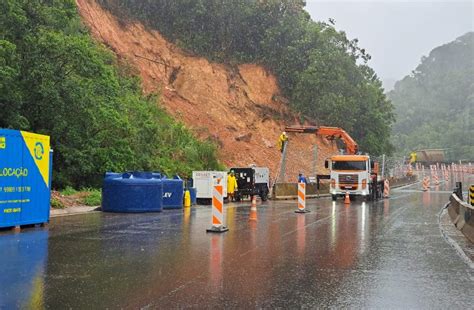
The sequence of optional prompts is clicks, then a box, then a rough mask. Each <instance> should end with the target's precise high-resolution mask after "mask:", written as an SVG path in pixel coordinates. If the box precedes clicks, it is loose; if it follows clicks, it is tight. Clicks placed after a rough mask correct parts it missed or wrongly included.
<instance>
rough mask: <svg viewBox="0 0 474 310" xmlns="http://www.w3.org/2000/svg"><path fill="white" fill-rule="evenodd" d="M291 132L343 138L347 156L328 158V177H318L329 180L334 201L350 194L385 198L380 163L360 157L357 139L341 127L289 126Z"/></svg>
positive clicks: (363, 156)
mask: <svg viewBox="0 0 474 310" xmlns="http://www.w3.org/2000/svg"><path fill="white" fill-rule="evenodd" d="M285 131H286V132H288V133H304V134H316V135H319V136H324V137H325V138H326V139H329V140H336V139H340V140H342V142H344V144H345V148H346V150H345V153H344V154H342V155H334V156H331V157H330V158H328V159H326V161H325V167H326V168H327V169H329V171H330V174H329V175H317V179H318V182H319V180H320V179H330V187H329V192H330V194H331V196H332V199H333V200H336V199H337V197H338V196H344V195H345V194H346V193H349V195H351V196H362V197H363V198H364V199H369V200H375V199H378V198H381V197H382V193H383V180H382V177H381V176H380V175H379V172H378V170H379V169H378V163H377V162H375V161H372V160H371V158H370V156H369V155H361V154H359V147H358V145H357V143H356V142H355V141H354V139H353V138H352V137H351V136H350V135H349V134H348V133H347V132H346V131H345V130H344V129H342V128H339V127H325V126H289V127H286V128H285Z"/></svg>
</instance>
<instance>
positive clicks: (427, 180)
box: [422, 177, 430, 192]
mask: <svg viewBox="0 0 474 310" xmlns="http://www.w3.org/2000/svg"><path fill="white" fill-rule="evenodd" d="M422 186H423V191H424V192H426V191H427V190H429V189H430V177H424V178H423V183H422Z"/></svg>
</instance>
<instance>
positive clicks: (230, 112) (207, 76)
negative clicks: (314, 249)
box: [77, 0, 337, 180]
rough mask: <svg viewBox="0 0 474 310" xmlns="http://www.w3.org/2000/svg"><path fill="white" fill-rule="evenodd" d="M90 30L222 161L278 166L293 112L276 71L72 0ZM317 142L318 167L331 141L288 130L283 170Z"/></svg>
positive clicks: (86, 0) (296, 165)
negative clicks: (215, 57)
mask: <svg viewBox="0 0 474 310" xmlns="http://www.w3.org/2000/svg"><path fill="white" fill-rule="evenodd" d="M77 5H78V8H79V13H80V15H81V17H82V19H83V22H84V23H85V25H86V26H87V27H89V28H90V31H91V33H92V35H93V36H94V37H95V38H96V39H97V40H98V41H100V42H102V43H103V44H105V45H106V46H107V47H109V48H110V49H111V50H112V51H113V52H114V53H116V55H117V57H118V58H119V59H120V60H122V61H123V62H125V63H127V64H130V65H131V66H132V67H133V68H135V69H136V70H137V72H138V74H139V75H140V76H141V78H142V80H143V91H144V92H145V93H160V94H161V103H162V104H163V105H164V107H165V108H166V110H167V111H168V112H169V113H170V114H171V115H173V116H174V117H175V118H176V119H177V120H180V121H182V122H183V123H185V124H186V126H187V127H188V128H190V129H191V130H192V131H193V132H194V133H195V134H196V136H198V137H199V138H201V139H211V140H213V141H215V142H216V143H217V144H218V146H219V157H220V159H221V161H222V162H223V163H224V164H225V165H226V166H228V167H232V166H248V165H250V164H256V165H258V166H267V167H269V168H270V170H271V172H272V175H273V177H274V176H275V173H277V171H278V169H279V162H280V157H281V156H280V152H279V150H278V148H277V145H276V142H277V139H278V136H279V134H280V133H281V131H282V130H283V129H284V127H285V125H289V124H295V123H297V119H298V116H297V115H296V114H294V113H292V111H290V110H289V108H288V107H287V103H286V102H285V99H284V98H283V97H282V96H281V95H280V90H279V87H278V83H277V80H276V78H275V77H274V76H273V75H272V74H270V73H269V72H267V71H266V70H265V68H263V67H261V66H257V65H254V64H243V65H239V66H234V67H232V66H228V65H224V64H219V63H212V62H209V61H208V60H207V59H205V58H202V57H195V56H192V55H189V54H187V53H186V52H185V51H183V50H181V49H180V48H178V47H177V46H175V45H174V44H171V43H170V42H168V41H167V40H165V39H164V37H163V36H162V35H161V34H160V33H159V32H157V31H155V30H149V29H146V28H145V27H144V26H143V25H142V24H140V23H131V22H127V23H124V22H123V21H121V20H119V19H118V18H117V17H115V16H113V15H112V14H111V13H109V12H108V11H105V10H104V9H103V8H102V7H101V6H100V5H99V4H97V3H96V2H95V1H94V0H77ZM315 144H317V145H318V163H317V166H318V172H319V173H321V172H323V170H324V165H323V163H324V159H325V158H327V157H328V156H330V155H331V154H334V153H336V152H337V147H336V145H335V143H334V142H333V141H328V140H326V139H324V138H322V137H316V136H312V135H295V136H293V135H290V147H289V154H288V163H287V175H288V176H289V179H290V180H294V179H295V177H296V175H297V173H298V171H304V172H305V173H306V174H310V172H311V171H312V163H313V160H314V154H313V146H314V145H315Z"/></svg>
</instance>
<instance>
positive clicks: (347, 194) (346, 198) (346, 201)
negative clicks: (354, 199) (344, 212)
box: [344, 192, 351, 205]
mask: <svg viewBox="0 0 474 310" xmlns="http://www.w3.org/2000/svg"><path fill="white" fill-rule="evenodd" d="M350 203H351V198H350V197H349V193H348V192H346V197H345V198H344V204H346V205H348V204H350Z"/></svg>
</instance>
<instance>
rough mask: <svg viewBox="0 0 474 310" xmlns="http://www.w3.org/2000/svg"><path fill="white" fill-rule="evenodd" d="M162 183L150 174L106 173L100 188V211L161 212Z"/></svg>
mask: <svg viewBox="0 0 474 310" xmlns="http://www.w3.org/2000/svg"><path fill="white" fill-rule="evenodd" d="M162 197H163V182H162V181H161V180H160V179H157V178H153V174H152V173H151V172H127V173H123V174H119V175H113V174H112V173H106V176H105V178H104V184H103V188H102V211H105V212H161V210H162V209H163V204H162V202H163V199H162Z"/></svg>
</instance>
